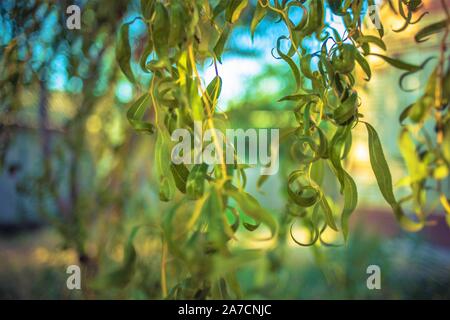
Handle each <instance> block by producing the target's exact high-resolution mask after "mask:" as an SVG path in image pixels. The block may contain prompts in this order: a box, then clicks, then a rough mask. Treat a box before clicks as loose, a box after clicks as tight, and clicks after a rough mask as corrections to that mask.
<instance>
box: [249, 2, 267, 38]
mask: <svg viewBox="0 0 450 320" xmlns="http://www.w3.org/2000/svg"><path fill="white" fill-rule="evenodd" d="M266 14H267V10H266V9H265V8H263V7H262V6H261V4H260V3H259V2H258V3H257V4H256V9H255V12H254V13H253V18H252V22H251V23H250V34H251V37H252V40H253V38H254V36H255V30H256V27H257V26H258V24H259V23H260V22H261V21H262V19H264V17H265V16H266Z"/></svg>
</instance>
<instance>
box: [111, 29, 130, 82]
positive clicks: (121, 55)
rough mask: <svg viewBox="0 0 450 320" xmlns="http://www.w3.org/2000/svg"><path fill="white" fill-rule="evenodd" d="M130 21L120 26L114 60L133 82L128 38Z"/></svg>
mask: <svg viewBox="0 0 450 320" xmlns="http://www.w3.org/2000/svg"><path fill="white" fill-rule="evenodd" d="M129 27H130V23H125V24H123V25H122V26H121V27H120V30H119V38H118V40H117V43H116V60H117V63H118V64H119V67H120V70H122V72H123V73H124V74H125V76H126V77H127V78H128V80H130V82H132V83H135V78H134V75H133V71H132V70H131V65H130V62H131V47H130V42H129V39H128V30H129Z"/></svg>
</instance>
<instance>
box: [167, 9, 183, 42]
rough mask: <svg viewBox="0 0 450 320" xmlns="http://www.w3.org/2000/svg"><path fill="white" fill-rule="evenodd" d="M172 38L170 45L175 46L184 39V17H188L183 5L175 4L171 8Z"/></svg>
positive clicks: (170, 37) (170, 38)
mask: <svg viewBox="0 0 450 320" xmlns="http://www.w3.org/2000/svg"><path fill="white" fill-rule="evenodd" d="M169 15H170V36H169V45H170V46H175V45H178V43H179V42H181V41H182V39H183V37H184V26H185V24H186V23H185V21H184V17H185V15H186V13H185V8H184V7H183V6H182V4H181V3H178V2H174V3H173V4H172V5H171V8H170V14H169Z"/></svg>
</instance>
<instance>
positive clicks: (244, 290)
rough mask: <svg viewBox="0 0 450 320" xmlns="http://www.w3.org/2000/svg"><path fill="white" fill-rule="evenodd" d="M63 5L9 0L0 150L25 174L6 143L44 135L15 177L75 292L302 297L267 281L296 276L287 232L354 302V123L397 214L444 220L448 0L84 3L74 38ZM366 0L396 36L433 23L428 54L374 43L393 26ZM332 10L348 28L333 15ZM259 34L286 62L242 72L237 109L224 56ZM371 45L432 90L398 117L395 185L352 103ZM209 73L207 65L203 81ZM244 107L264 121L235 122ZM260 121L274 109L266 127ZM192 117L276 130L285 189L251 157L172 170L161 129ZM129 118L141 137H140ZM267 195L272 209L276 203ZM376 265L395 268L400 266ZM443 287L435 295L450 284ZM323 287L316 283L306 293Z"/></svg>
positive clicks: (363, 108) (357, 101) (358, 104)
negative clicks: (433, 44) (61, 97)
mask: <svg viewBox="0 0 450 320" xmlns="http://www.w3.org/2000/svg"><path fill="white" fill-rule="evenodd" d="M68 5H69V3H65V2H64V1H61V2H58V3H57V4H54V3H50V2H45V1H43V2H41V1H35V2H29V1H25V2H21V1H15V2H14V1H11V2H8V3H7V4H5V5H2V23H3V25H4V26H5V27H4V28H5V30H7V31H8V32H6V33H5V35H4V36H3V38H2V41H3V43H4V45H3V47H2V52H1V59H2V60H1V63H2V64H1V68H2V78H1V81H2V86H1V88H2V89H1V97H2V99H1V108H2V109H1V112H2V113H1V114H2V123H1V124H0V125H1V139H2V145H1V147H2V152H1V156H2V159H3V160H2V163H7V170H9V171H10V172H11V170H12V171H13V173H15V170H18V168H16V167H14V165H11V162H10V161H9V160H8V159H7V155H8V150H9V149H10V147H9V146H10V145H11V144H12V142H11V141H12V139H13V137H14V136H16V132H17V130H18V129H20V130H23V129H24V128H25V129H26V130H29V129H32V130H34V131H35V130H37V132H38V138H37V139H36V138H32V139H34V140H36V143H37V145H38V146H39V147H38V148H37V152H38V153H39V154H40V159H41V161H39V164H38V165H37V168H36V170H35V171H37V172H38V174H34V175H33V176H27V175H22V176H21V179H20V180H21V183H19V184H18V186H19V189H20V192H21V193H23V194H25V195H27V199H28V201H30V202H31V203H32V204H33V205H34V206H35V207H36V208H38V211H39V213H40V214H41V215H42V216H43V217H45V219H46V220H47V221H50V222H51V224H52V225H53V226H54V227H55V228H56V230H57V231H58V233H59V235H60V236H61V237H62V239H63V244H62V248H63V249H66V250H67V249H71V250H73V251H71V252H73V253H74V254H75V258H76V259H77V260H78V261H79V263H81V264H82V266H83V276H84V279H83V283H86V284H87V285H86V287H85V289H84V290H83V294H84V297H86V298H94V297H120V298H127V297H133V298H140V297H150V298H195V299H204V298H241V297H248V296H250V297H272V298H276V297H297V296H299V294H298V292H296V290H292V291H290V290H289V291H288V292H285V291H284V289H279V290H274V291H273V292H270V290H269V289H268V288H271V287H277V286H276V285H275V284H277V283H278V282H279V281H281V280H282V281H281V282H280V283H279V287H280V288H285V287H286V286H288V283H289V281H290V280H292V272H291V271H290V270H292V269H291V268H292V267H297V264H295V263H294V262H292V261H291V259H290V258H291V255H290V252H291V247H292V245H293V244H296V245H297V246H296V248H297V250H304V249H301V248H300V247H298V246H308V247H311V254H312V257H313V260H314V261H315V263H316V268H317V270H321V271H322V272H323V275H324V277H325V279H326V281H327V283H329V284H331V285H332V286H333V285H334V286H338V287H339V286H341V287H344V288H346V291H345V292H346V293H345V294H346V296H348V297H361V295H363V296H364V293H359V292H358V291H357V290H356V289H354V288H353V287H352V284H351V283H352V282H353V281H354V282H355V287H357V285H356V283H357V282H358V281H359V280H357V279H351V278H347V275H348V274H350V273H351V272H352V270H347V271H348V272H344V271H342V270H343V268H344V269H345V268H347V267H345V265H348V266H351V264H352V263H351V260H346V262H343V263H340V260H339V259H340V258H339V257H338V258H336V259H332V258H331V257H333V255H334V254H335V253H334V252H337V253H336V254H342V255H345V254H347V253H346V252H351V254H350V256H351V257H354V258H355V259H360V260H359V262H358V265H364V264H365V263H366V261H365V260H366V259H368V257H367V256H364V254H362V253H366V252H367V248H366V247H367V246H369V247H370V245H369V243H370V242H371V241H370V240H364V241H367V242H364V241H362V242H361V243H358V242H356V243H351V240H349V237H351V236H352V235H351V233H350V232H349V230H350V227H349V221H350V217H351V216H352V213H354V211H355V210H356V209H357V206H358V188H357V184H356V183H355V176H354V175H352V172H351V161H352V159H351V157H352V155H353V152H354V144H353V141H354V140H355V137H356V138H358V135H359V134H360V132H361V128H365V129H366V131H367V136H368V141H367V142H366V144H367V146H368V159H367V160H368V162H370V167H371V171H372V172H373V174H374V176H375V178H376V182H377V185H378V189H379V191H378V192H379V193H380V194H381V196H382V198H383V199H384V200H385V201H386V202H387V204H389V206H390V207H391V209H392V210H391V212H392V213H393V215H394V216H395V218H396V219H397V222H398V224H399V225H400V226H401V227H402V228H403V229H405V230H407V231H410V232H416V231H420V230H422V229H423V228H424V227H425V226H427V225H429V224H431V223H432V221H431V220H430V219H429V216H430V214H431V213H433V212H435V211H436V210H443V211H444V212H447V214H446V217H447V220H448V217H449V215H450V206H449V203H448V198H447V197H448V168H449V163H450V156H449V154H450V151H449V150H448V148H449V146H450V141H449V139H450V134H449V133H450V129H449V119H448V95H449V92H450V87H449V86H450V82H449V67H448V53H447V51H446V40H447V38H448V24H449V16H448V8H447V5H446V3H445V1H441V3H440V5H441V10H442V12H443V13H444V18H443V20H441V21H438V22H436V23H432V24H428V25H422V24H421V20H422V18H423V17H425V15H426V10H425V9H424V6H423V5H422V2H421V1H412V0H411V1H406V0H399V1H387V2H385V3H383V4H382V5H381V4H376V3H375V2H374V1H370V0H369V1H347V0H345V1H344V0H342V1H322V0H318V1H296V0H291V1H268V0H262V1H246V0H222V1H207V0H190V1H157V0H155V1H153V0H144V1H140V2H130V3H126V2H122V3H120V4H119V2H115V3H111V2H109V1H89V2H86V3H85V4H84V5H83V6H82V12H83V16H82V22H83V24H82V28H81V30H79V31H76V32H74V31H71V30H67V29H66V28H65V27H64V26H65V18H66V16H65V14H64V12H65V8H66V7H67V6H68ZM374 5H379V6H380V7H379V8H381V9H382V10H383V11H382V12H383V13H384V14H385V15H387V13H386V12H389V13H388V14H389V15H393V16H397V17H398V19H399V20H400V21H401V22H402V24H401V26H400V27H399V28H398V29H396V28H394V30H393V31H390V30H389V32H390V36H391V37H394V39H395V37H396V36H397V33H398V35H399V36H398V37H399V39H400V35H401V34H402V33H404V32H406V30H407V29H408V28H410V27H411V25H415V24H418V25H420V28H419V30H418V31H417V32H416V33H415V34H413V35H412V37H411V41H412V40H414V41H416V42H418V43H419V42H423V41H427V40H428V41H429V39H428V38H430V37H436V35H435V34H438V36H439V37H440V39H442V40H441V41H440V43H439V49H438V50H435V52H434V55H433V56H432V57H422V60H421V61H420V62H419V63H417V64H412V63H409V62H405V61H402V60H400V59H398V58H397V57H394V56H392V55H389V54H388V53H389V51H388V45H387V43H386V42H385V41H384V40H383V39H384V38H385V33H386V34H388V32H387V31H386V29H387V28H390V26H386V25H385V24H384V23H383V18H382V17H377V16H373V15H371V17H372V20H373V21H370V19H367V18H368V11H369V10H370V8H371V6H374ZM380 12H381V11H380ZM365 17H367V18H366V19H364V18H365ZM120 19H121V20H123V22H124V23H123V24H120V23H118V20H120ZM337 20H339V21H342V24H341V28H338V27H337V26H336V25H335V24H334V23H333V21H337ZM378 22H380V23H381V25H379V26H378V29H377V28H375V27H374V26H373V24H375V25H377V23H378ZM371 26H372V27H371ZM50 30H51V32H50ZM258 30H266V32H269V31H270V32H271V33H272V36H271V37H270V39H272V41H273V42H272V43H270V46H271V47H273V50H272V51H271V56H272V57H271V59H273V60H275V61H277V60H279V62H281V63H277V64H276V65H268V66H267V67H266V70H265V72H263V73H261V75H260V76H259V77H260V79H258V77H255V78H253V79H251V80H248V81H249V83H250V85H248V86H247V88H248V89H247V90H246V91H245V92H244V93H243V95H242V97H243V98H242V99H241V101H240V103H239V102H235V103H232V102H230V103H228V105H227V106H223V105H222V106H221V107H220V106H219V105H220V102H221V94H222V91H223V90H222V89H223V81H224V80H223V79H222V76H221V72H226V69H225V68H224V67H223V66H224V65H225V63H226V58H227V57H226V54H227V53H232V54H237V55H251V54H252V53H251V52H248V51H245V49H243V46H239V44H236V43H233V41H232V39H233V37H238V35H239V32H240V33H247V34H248V33H249V34H250V35H251V38H254V36H255V33H257V32H258ZM260 32H261V31H260ZM374 57H376V58H379V59H381V60H384V61H385V62H386V63H387V64H388V65H389V66H390V68H395V69H399V70H401V71H402V72H403V73H402V74H401V76H400V77H399V81H398V90H400V89H402V90H405V91H410V90H411V88H409V87H406V82H407V81H408V79H409V78H410V77H414V76H416V75H417V73H421V72H423V71H424V70H425V68H426V67H427V66H428V67H429V66H430V65H432V69H433V71H432V72H431V74H430V76H429V80H428V82H427V84H426V86H424V88H419V89H417V90H416V91H419V92H420V93H421V95H419V97H418V99H417V100H416V101H414V102H413V103H411V104H410V105H409V106H405V109H404V111H403V112H402V113H401V115H400V119H399V120H400V123H401V124H402V127H401V130H400V132H399V138H398V146H399V149H400V152H401V155H402V156H403V158H404V161H405V164H406V169H407V171H408V174H407V175H405V177H403V179H401V181H400V182H398V183H396V187H395V188H394V184H393V178H392V175H391V170H390V167H389V165H388V162H387V161H386V159H385V152H384V151H383V146H382V143H381V141H380V138H379V135H378V133H377V130H378V131H379V130H380V129H381V130H382V128H380V127H377V128H375V126H373V125H371V124H370V121H368V120H366V117H365V114H366V112H375V113H376V112H378V111H377V110H374V111H373V110H370V106H369V105H366V104H364V100H363V99H362V97H363V96H364V95H365V90H366V89H367V88H369V89H370V83H371V81H372V80H373V79H372V74H373V72H372V69H373V64H374V63H373V61H374V60H373V59H372V58H374ZM222 64H224V65H223V66H222ZM61 69H63V70H64V76H63V77H64V81H62V82H63V83H64V91H66V92H67V95H68V99H69V100H70V101H71V102H72V105H73V106H72V107H69V110H66V112H65V115H62V116H58V113H57V112H54V111H53V110H49V106H50V103H49V101H50V100H51V92H52V90H53V91H54V90H55V87H58V82H56V83H52V81H53V80H54V78H55V77H53V76H52V74H53V73H55V72H56V71H58V70H59V71H60V70H61ZM119 70H120V72H119ZM208 70H213V71H212V76H210V77H209V78H210V79H208V81H205V78H206V74H207V72H208ZM123 77H126V78H127V80H125V79H124V78H123ZM271 77H272V78H274V77H275V78H282V79H283V84H284V88H283V89H281V90H274V92H273V94H270V92H268V90H267V88H268V87H270V86H266V87H265V88H264V89H263V90H257V89H256V87H257V85H258V83H260V81H262V80H264V79H270V78H271ZM130 83H131V84H132V86H130ZM269 84H270V82H269ZM52 86H53V88H52ZM30 88H31V89H32V90H35V91H37V92H38V98H37V99H36V101H35V102H34V103H33V104H34V105H35V110H36V108H37V112H35V114H37V117H36V120H37V121H34V124H35V127H34V128H28V126H29V125H28V124H26V123H20V121H21V119H26V118H27V117H26V112H27V108H25V104H24V99H20V97H21V96H23V95H21V94H20V93H21V92H24V91H28V90H30ZM365 88H366V89H365ZM129 91H133V92H136V94H134V95H130V94H127V92H129ZM261 92H265V93H266V94H265V95H264V94H261ZM131 99H132V101H130V100H131ZM63 104H64V103H63ZM125 105H127V108H126V111H125V109H124V107H125ZM221 108H224V109H226V110H221ZM250 110H256V111H259V112H260V113H259V116H257V117H256V118H255V119H254V120H252V119H248V118H245V117H243V115H245V114H246V113H248V111H250ZM264 112H265V113H264ZM67 113H69V114H70V116H67ZM125 117H126V118H127V119H128V123H124V122H123V121H122V119H125ZM267 118H269V119H273V120H272V122H271V124H270V125H266V124H265V123H268V122H269V123H270V121H267ZM18 120H19V121H18ZM194 121H202V123H203V126H204V128H205V129H206V128H216V129H218V130H221V131H223V130H224V129H225V128H229V127H251V126H257V127H276V128H280V129H281V146H282V148H281V150H280V159H281V163H280V173H279V176H278V177H277V179H278V180H277V182H278V183H279V184H280V187H279V188H280V190H282V191H281V196H280V199H275V197H274V196H272V195H271V194H270V193H267V191H266V194H265V195H264V194H262V193H261V190H264V187H265V185H267V184H271V185H272V186H273V183H274V181H273V180H274V178H273V177H269V176H260V177H255V172H256V171H254V168H251V167H249V166H246V165H241V164H238V163H236V164H234V165H225V164H223V165H217V166H209V167H208V166H207V165H205V164H199V165H193V166H184V165H174V164H172V163H171V161H170V151H171V149H172V146H173V144H174V142H173V141H171V140H170V134H171V133H172V132H173V130H175V129H176V128H184V129H187V130H189V131H191V132H192V131H193V123H194ZM129 127H131V128H133V129H134V130H135V131H136V132H138V133H144V134H149V135H136V134H134V133H133V132H132V131H131V130H129ZM358 130H359V131H358ZM355 132H357V134H356V135H355ZM22 139H23V138H22ZM357 146H358V145H357ZM222 147H223V146H219V149H220V148H222ZM352 150H353V151H352ZM238 156H239V155H236V157H238ZM8 161H9V162H8ZM142 163H144V164H145V166H138V165H137V164H142ZM271 180H272V181H271ZM250 183H251V184H252V185H250ZM149 189H150V190H149ZM252 189H253V190H254V191H256V192H251V190H252ZM255 189H256V190H255ZM397 189H401V190H399V191H398V190H397ZM405 190H407V191H405ZM397 194H402V196H400V197H399V196H396V195H397ZM272 198H274V199H272ZM264 199H266V201H267V199H269V202H270V201H271V200H273V201H278V200H279V202H280V203H281V204H280V206H279V208H278V209H277V210H274V209H273V208H271V207H270V206H267V205H266V204H265V203H264ZM434 199H437V201H435V200H434ZM149 202H150V203H151V205H150V206H149V205H148V203H149ZM434 202H436V204H434ZM436 208H438V209H436ZM430 221H431V222H430ZM447 232H448V229H447ZM363 234H364V233H363V232H362V233H360V235H359V237H360V239H364V238H365V235H363ZM355 237H356V236H355ZM330 240H331V241H330ZM366 244H367V245H366ZM328 247H330V248H328ZM361 248H364V249H361ZM378 248H379V246H377V245H374V249H373V250H374V253H373V254H374V256H376V257H377V258H376V259H380V260H383V258H379V257H380V256H384V254H383V253H378ZM358 250H362V253H358ZM328 252H329V253H328ZM339 252H340V253H339ZM360 256H361V257H360ZM68 259H70V258H68ZM342 259H344V258H342ZM405 259H407V258H405ZM44 260H45V259H44ZM293 260H295V259H293ZM344 260H345V259H344ZM361 260H363V261H361ZM290 264H291V267H289V266H290ZM385 264H386V266H390V265H393V267H392V269H395V263H391V262H386V263H385ZM299 268H301V266H300V265H299ZM348 268H349V269H351V267H348ZM155 270H157V271H156V274H157V276H155ZM252 270H253V271H255V270H256V271H255V272H254V273H252V272H251V271H252ZM305 270H307V267H305ZM447 271H448V270H447ZM305 272H306V271H305ZM314 272H317V271H314V270H312V271H311V273H313V274H314ZM393 272H394V271H393ZM444 272H445V271H444ZM275 275H276V276H275ZM356 278H358V277H356ZM308 279H315V278H314V275H309V274H307V273H306V275H305V276H303V277H301V279H300V280H297V281H298V282H300V283H302V285H301V288H304V289H305V290H306V288H310V287H311V286H312V285H310V284H308ZM283 281H284V282H283ZM447 281H448V280H447ZM362 283H364V281H362ZM307 290H310V289H307ZM440 290H441V289H440V288H437V289H436V290H435V291H433V293H434V294H437V295H438V296H439V295H444V296H445V295H446V294H447V292H446V291H445V289H444V290H443V292H441V291H440ZM312 291H314V289H313V290H312ZM384 294H385V295H386V296H390V292H389V291H388V292H386V293H384ZM321 295H323V292H320V290H318V291H317V293H314V292H312V293H311V294H310V295H309V294H306V293H302V294H301V295H300V296H301V297H317V296H321ZM393 296H395V293H393Z"/></svg>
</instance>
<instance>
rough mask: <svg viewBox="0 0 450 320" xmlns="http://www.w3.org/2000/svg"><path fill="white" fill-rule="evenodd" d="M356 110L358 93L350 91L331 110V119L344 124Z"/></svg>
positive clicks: (351, 117)
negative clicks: (346, 96) (338, 104)
mask: <svg viewBox="0 0 450 320" xmlns="http://www.w3.org/2000/svg"><path fill="white" fill-rule="evenodd" d="M357 111H358V94H357V93H356V91H354V92H352V93H351V94H350V96H349V97H348V98H347V99H345V101H344V102H342V104H341V105H340V106H339V107H338V108H336V109H335V110H334V112H333V119H334V120H335V121H336V123H337V124H339V125H346V124H347V123H348V122H349V121H350V120H352V119H353V117H354V116H355V115H356V113H357Z"/></svg>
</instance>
